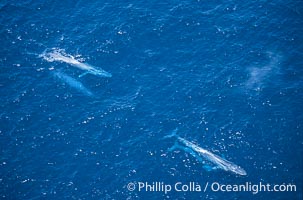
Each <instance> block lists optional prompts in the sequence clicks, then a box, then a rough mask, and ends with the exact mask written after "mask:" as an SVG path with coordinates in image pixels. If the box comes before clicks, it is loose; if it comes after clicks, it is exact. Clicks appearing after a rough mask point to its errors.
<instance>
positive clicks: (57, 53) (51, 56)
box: [40, 48, 112, 78]
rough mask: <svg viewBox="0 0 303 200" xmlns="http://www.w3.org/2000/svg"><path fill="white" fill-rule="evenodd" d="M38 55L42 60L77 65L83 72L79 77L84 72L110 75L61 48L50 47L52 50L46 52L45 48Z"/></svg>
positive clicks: (103, 75) (104, 75)
mask: <svg viewBox="0 0 303 200" xmlns="http://www.w3.org/2000/svg"><path fill="white" fill-rule="evenodd" d="M40 57H42V58H43V59H44V60H46V61H48V62H55V61H57V62H62V63H67V64H70V65H72V66H74V67H77V68H79V69H81V70H84V71H85V72H84V73H83V74H81V75H80V76H79V77H82V76H84V75H86V74H93V75H96V76H101V77H108V78H109V77H112V75H111V73H109V72H106V71H105V70H103V69H100V68H96V67H94V66H92V65H89V64H87V63H83V62H80V61H79V60H77V59H76V58H75V57H74V56H72V55H69V54H67V53H65V52H64V50H62V49H56V48H54V49H52V51H50V52H48V51H47V50H45V51H44V52H43V53H42V54H41V55H40Z"/></svg>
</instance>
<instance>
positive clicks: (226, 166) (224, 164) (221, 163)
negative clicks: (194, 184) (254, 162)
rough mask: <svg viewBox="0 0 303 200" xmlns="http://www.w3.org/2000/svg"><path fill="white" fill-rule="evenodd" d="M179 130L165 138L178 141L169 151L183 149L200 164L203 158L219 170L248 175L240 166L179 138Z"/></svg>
mask: <svg viewBox="0 0 303 200" xmlns="http://www.w3.org/2000/svg"><path fill="white" fill-rule="evenodd" d="M177 130H178V129H175V130H174V131H173V132H172V133H171V134H170V135H167V136H165V137H164V138H172V137H175V138H176V139H177V141H176V142H175V144H174V145H173V146H172V147H171V148H170V149H169V150H170V151H173V150H175V149H181V150H184V151H185V152H188V153H189V154H191V155H192V156H194V157H195V158H197V160H198V161H199V162H203V158H204V159H206V160H208V161H210V162H212V163H214V164H215V165H216V166H217V168H221V169H223V170H225V171H231V172H233V173H235V174H239V175H242V176H245V175H247V173H246V171H245V170H244V169H242V168H241V167H240V166H238V165H236V164H234V163H232V162H230V161H228V160H225V159H224V158H221V157H220V156H217V155H215V154H213V153H211V152H210V151H208V150H206V149H203V148H201V147H199V146H197V145H195V144H194V143H192V142H189V141H188V140H186V139H184V138H182V137H179V136H178V135H177ZM178 142H179V143H181V144H183V145H184V146H182V145H180V144H179V143H178Z"/></svg>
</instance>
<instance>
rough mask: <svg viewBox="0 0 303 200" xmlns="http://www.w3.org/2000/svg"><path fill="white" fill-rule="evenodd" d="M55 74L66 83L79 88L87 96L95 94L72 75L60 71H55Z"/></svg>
mask: <svg viewBox="0 0 303 200" xmlns="http://www.w3.org/2000/svg"><path fill="white" fill-rule="evenodd" d="M53 75H54V76H55V77H56V78H58V79H60V80H61V81H63V82H64V83H67V84H68V85H69V86H70V87H72V88H74V89H76V90H78V91H79V92H81V93H82V94H84V95H86V96H93V93H92V92H91V91H90V90H89V89H87V88H86V87H85V86H84V85H83V84H82V83H81V82H80V81H78V80H76V79H74V78H72V77H70V76H69V75H67V74H64V73H63V72H60V71H55V72H53Z"/></svg>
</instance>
